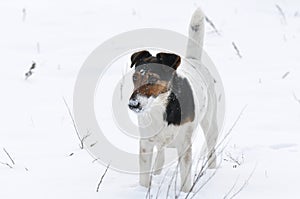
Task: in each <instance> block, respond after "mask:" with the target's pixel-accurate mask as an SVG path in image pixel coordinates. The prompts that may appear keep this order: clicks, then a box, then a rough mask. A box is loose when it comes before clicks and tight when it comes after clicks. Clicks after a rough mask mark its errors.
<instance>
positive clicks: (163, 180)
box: [156, 168, 171, 199]
mask: <svg viewBox="0 0 300 199" xmlns="http://www.w3.org/2000/svg"><path fill="white" fill-rule="evenodd" d="M170 169H171V168H169V169H168V171H167V172H166V173H165V175H164V177H163V179H162V180H161V182H160V185H159V187H158V189H157V192H156V199H158V196H159V193H160V190H161V187H162V185H163V183H164V182H165V179H166V177H167V174H168V173H169V171H170Z"/></svg>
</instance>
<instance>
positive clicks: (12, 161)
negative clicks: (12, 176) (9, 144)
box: [3, 148, 15, 165]
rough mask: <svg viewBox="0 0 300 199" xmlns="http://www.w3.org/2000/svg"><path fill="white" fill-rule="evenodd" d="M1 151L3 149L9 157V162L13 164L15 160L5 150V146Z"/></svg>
mask: <svg viewBox="0 0 300 199" xmlns="http://www.w3.org/2000/svg"><path fill="white" fill-rule="evenodd" d="M3 151H4V152H5V153H6V155H7V156H8V157H9V159H10V161H11V163H12V164H13V165H15V161H14V160H13V159H12V157H11V156H10V155H9V153H8V152H7V151H6V149H5V148H3Z"/></svg>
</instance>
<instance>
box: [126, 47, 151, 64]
mask: <svg viewBox="0 0 300 199" xmlns="http://www.w3.org/2000/svg"><path fill="white" fill-rule="evenodd" d="M151 56H152V55H151V54H150V53H149V52H148V51H147V50H143V51H139V52H136V53H134V54H133V55H131V65H130V68H132V67H133V66H134V65H135V64H136V63H137V62H139V61H141V60H142V59H145V58H147V57H151Z"/></svg>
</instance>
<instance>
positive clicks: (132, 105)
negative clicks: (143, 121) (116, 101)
mask: <svg viewBox="0 0 300 199" xmlns="http://www.w3.org/2000/svg"><path fill="white" fill-rule="evenodd" d="M140 105H141V104H140V102H139V101H137V100H135V99H130V100H129V104H128V107H129V108H130V109H131V110H133V111H135V112H138V111H140V110H141V107H140Z"/></svg>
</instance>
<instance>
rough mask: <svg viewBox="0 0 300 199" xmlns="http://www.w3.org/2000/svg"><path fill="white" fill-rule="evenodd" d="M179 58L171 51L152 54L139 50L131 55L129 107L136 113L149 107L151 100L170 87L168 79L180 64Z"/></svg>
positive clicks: (169, 79)
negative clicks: (131, 71) (131, 88)
mask: <svg viewBox="0 0 300 199" xmlns="http://www.w3.org/2000/svg"><path fill="white" fill-rule="evenodd" d="M180 62H181V58H180V56H178V55H175V54H171V53H158V54H156V56H153V55H151V54H150V52H148V51H139V52H136V53H134V54H133V55H132V56H131V68H132V67H135V72H134V74H133V77H132V81H133V84H134V91H133V93H132V95H131V97H130V99H129V104H128V106H129V108H130V109H131V110H133V111H135V112H137V113H140V112H143V111H144V110H146V109H147V108H149V107H151V102H152V101H153V100H155V99H156V98H157V97H158V96H159V95H161V94H164V93H166V92H168V91H169V89H170V81H171V79H172V77H173V75H174V73H175V71H176V69H177V68H178V66H179V65H180Z"/></svg>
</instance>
